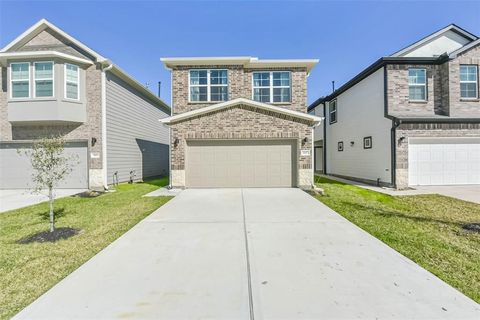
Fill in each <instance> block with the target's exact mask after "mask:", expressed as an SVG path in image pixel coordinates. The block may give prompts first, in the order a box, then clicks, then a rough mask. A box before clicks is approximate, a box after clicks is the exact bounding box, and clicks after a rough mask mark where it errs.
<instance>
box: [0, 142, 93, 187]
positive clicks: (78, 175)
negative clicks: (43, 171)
mask: <svg viewBox="0 0 480 320" xmlns="http://www.w3.org/2000/svg"><path fill="white" fill-rule="evenodd" d="M31 146H32V145H31V144H30V143H1V144H0V189H25V188H32V187H34V185H33V182H32V172H33V168H32V166H31V164H30V159H29V158H28V157H27V156H26V155H24V154H23V153H22V152H21V153H18V152H17V150H24V149H28V148H31ZM65 153H66V154H69V155H74V157H75V158H76V160H75V162H76V161H77V160H78V164H76V165H75V166H74V167H73V171H72V172H71V173H70V174H69V175H68V176H67V177H66V179H65V180H64V181H63V182H62V183H61V184H60V185H59V186H58V187H59V188H70V189H84V188H88V166H87V142H68V143H67V145H66V147H65Z"/></svg>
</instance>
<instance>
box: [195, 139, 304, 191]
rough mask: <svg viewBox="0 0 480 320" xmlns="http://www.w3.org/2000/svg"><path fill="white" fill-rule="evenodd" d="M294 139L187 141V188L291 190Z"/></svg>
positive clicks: (292, 182) (292, 183)
mask: <svg viewBox="0 0 480 320" xmlns="http://www.w3.org/2000/svg"><path fill="white" fill-rule="evenodd" d="M295 155H296V153H295V147H294V141H293V140H287V141H285V140H282V141H275V140H269V141H264V140H252V141H243V140H230V141H189V142H188V143H187V157H186V162H187V166H186V185H187V187H207V188H208V187H292V186H293V185H294V181H295V179H294V170H293V168H294V164H295V163H296V161H294V159H295Z"/></svg>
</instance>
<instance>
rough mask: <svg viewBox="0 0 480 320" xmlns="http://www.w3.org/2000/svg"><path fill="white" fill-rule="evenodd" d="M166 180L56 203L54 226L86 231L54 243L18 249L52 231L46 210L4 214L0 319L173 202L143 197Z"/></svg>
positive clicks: (0, 224)
mask: <svg viewBox="0 0 480 320" xmlns="http://www.w3.org/2000/svg"><path fill="white" fill-rule="evenodd" d="M167 183H168V181H167V179H166V178H161V179H155V180H151V181H147V182H145V183H135V184H121V185H119V186H118V187H117V188H116V189H117V191H116V192H112V193H106V194H103V195H100V196H98V197H96V198H80V197H68V198H62V199H58V200H57V201H55V212H56V226H57V227H73V228H79V229H81V230H82V231H81V232H80V234H78V235H76V236H73V237H72V238H70V239H67V240H60V241H58V242H55V243H31V244H18V243H17V241H18V240H20V239H22V238H25V237H27V236H29V235H32V234H35V233H37V232H39V231H43V230H47V229H48V204H47V203H46V202H45V203H41V204H38V205H34V206H30V207H26V208H22V209H17V210H12V211H9V212H4V213H0V288H1V290H0V319H7V318H10V317H12V316H13V315H14V314H15V313H17V312H18V311H20V310H21V309H22V308H24V307H25V306H27V305H28V304H30V303H31V302H32V301H34V300H35V299H36V298H38V297H39V296H40V295H41V294H43V293H44V292H45V291H47V290H48V289H49V288H51V287H52V286H53V285H55V284H56V283H57V282H59V281H60V280H61V279H63V278H64V277H65V276H67V275H68V274H70V273H71V272H72V271H74V270H75V269H77V268H78V267H79V266H80V265H82V264H83V263H84V262H86V261H87V260H88V259H90V258H91V257H92V256H94V255H95V254H96V253H97V252H99V251H100V250H102V249H103V248H105V247H106V246H107V245H108V244H110V243H111V242H112V241H114V240H115V239H117V238H118V237H120V236H121V235H122V234H124V233H125V232H126V231H128V230H129V229H130V228H132V227H133V226H134V225H135V224H137V223H138V222H139V221H140V220H142V219H143V218H145V217H146V216H147V215H149V214H150V213H151V212H153V211H154V210H155V209H157V208H159V207H160V206H162V205H163V204H165V203H166V202H167V201H168V200H170V199H171V198H170V197H142V195H144V194H146V193H148V192H150V191H153V190H155V189H157V188H158V187H160V186H164V185H166V184H167Z"/></svg>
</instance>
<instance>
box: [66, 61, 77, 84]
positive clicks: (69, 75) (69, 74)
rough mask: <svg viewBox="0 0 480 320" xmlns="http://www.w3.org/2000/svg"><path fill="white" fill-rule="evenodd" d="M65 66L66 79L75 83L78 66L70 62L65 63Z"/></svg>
mask: <svg viewBox="0 0 480 320" xmlns="http://www.w3.org/2000/svg"><path fill="white" fill-rule="evenodd" d="M65 68H66V81H70V82H75V83H77V82H78V67H77V66H74V65H71V64H67V65H66V67H65Z"/></svg>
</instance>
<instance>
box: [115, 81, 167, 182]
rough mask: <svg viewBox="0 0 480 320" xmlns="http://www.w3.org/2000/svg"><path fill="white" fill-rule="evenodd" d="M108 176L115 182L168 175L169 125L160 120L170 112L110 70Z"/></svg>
mask: <svg viewBox="0 0 480 320" xmlns="http://www.w3.org/2000/svg"><path fill="white" fill-rule="evenodd" d="M106 90H107V95H106V99H107V110H106V111H107V117H106V121H107V177H108V184H112V183H113V175H114V173H115V172H118V179H119V181H120V182H122V181H128V179H129V177H130V171H132V170H134V171H135V174H136V176H135V179H136V180H141V179H144V178H147V177H153V176H159V175H167V174H168V168H169V167H168V145H169V144H168V128H166V127H164V126H163V125H162V124H161V123H160V122H159V121H158V120H159V119H161V118H165V117H167V116H168V113H167V112H168V111H167V110H164V109H162V108H161V107H160V106H156V105H155V103H154V102H152V101H149V100H148V99H147V98H145V97H144V96H143V95H142V94H141V93H139V92H138V91H137V90H135V89H133V88H131V87H130V86H129V85H128V84H126V83H125V82H124V81H122V80H121V79H119V78H118V77H117V76H115V75H113V74H112V73H110V72H107V84H106Z"/></svg>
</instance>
